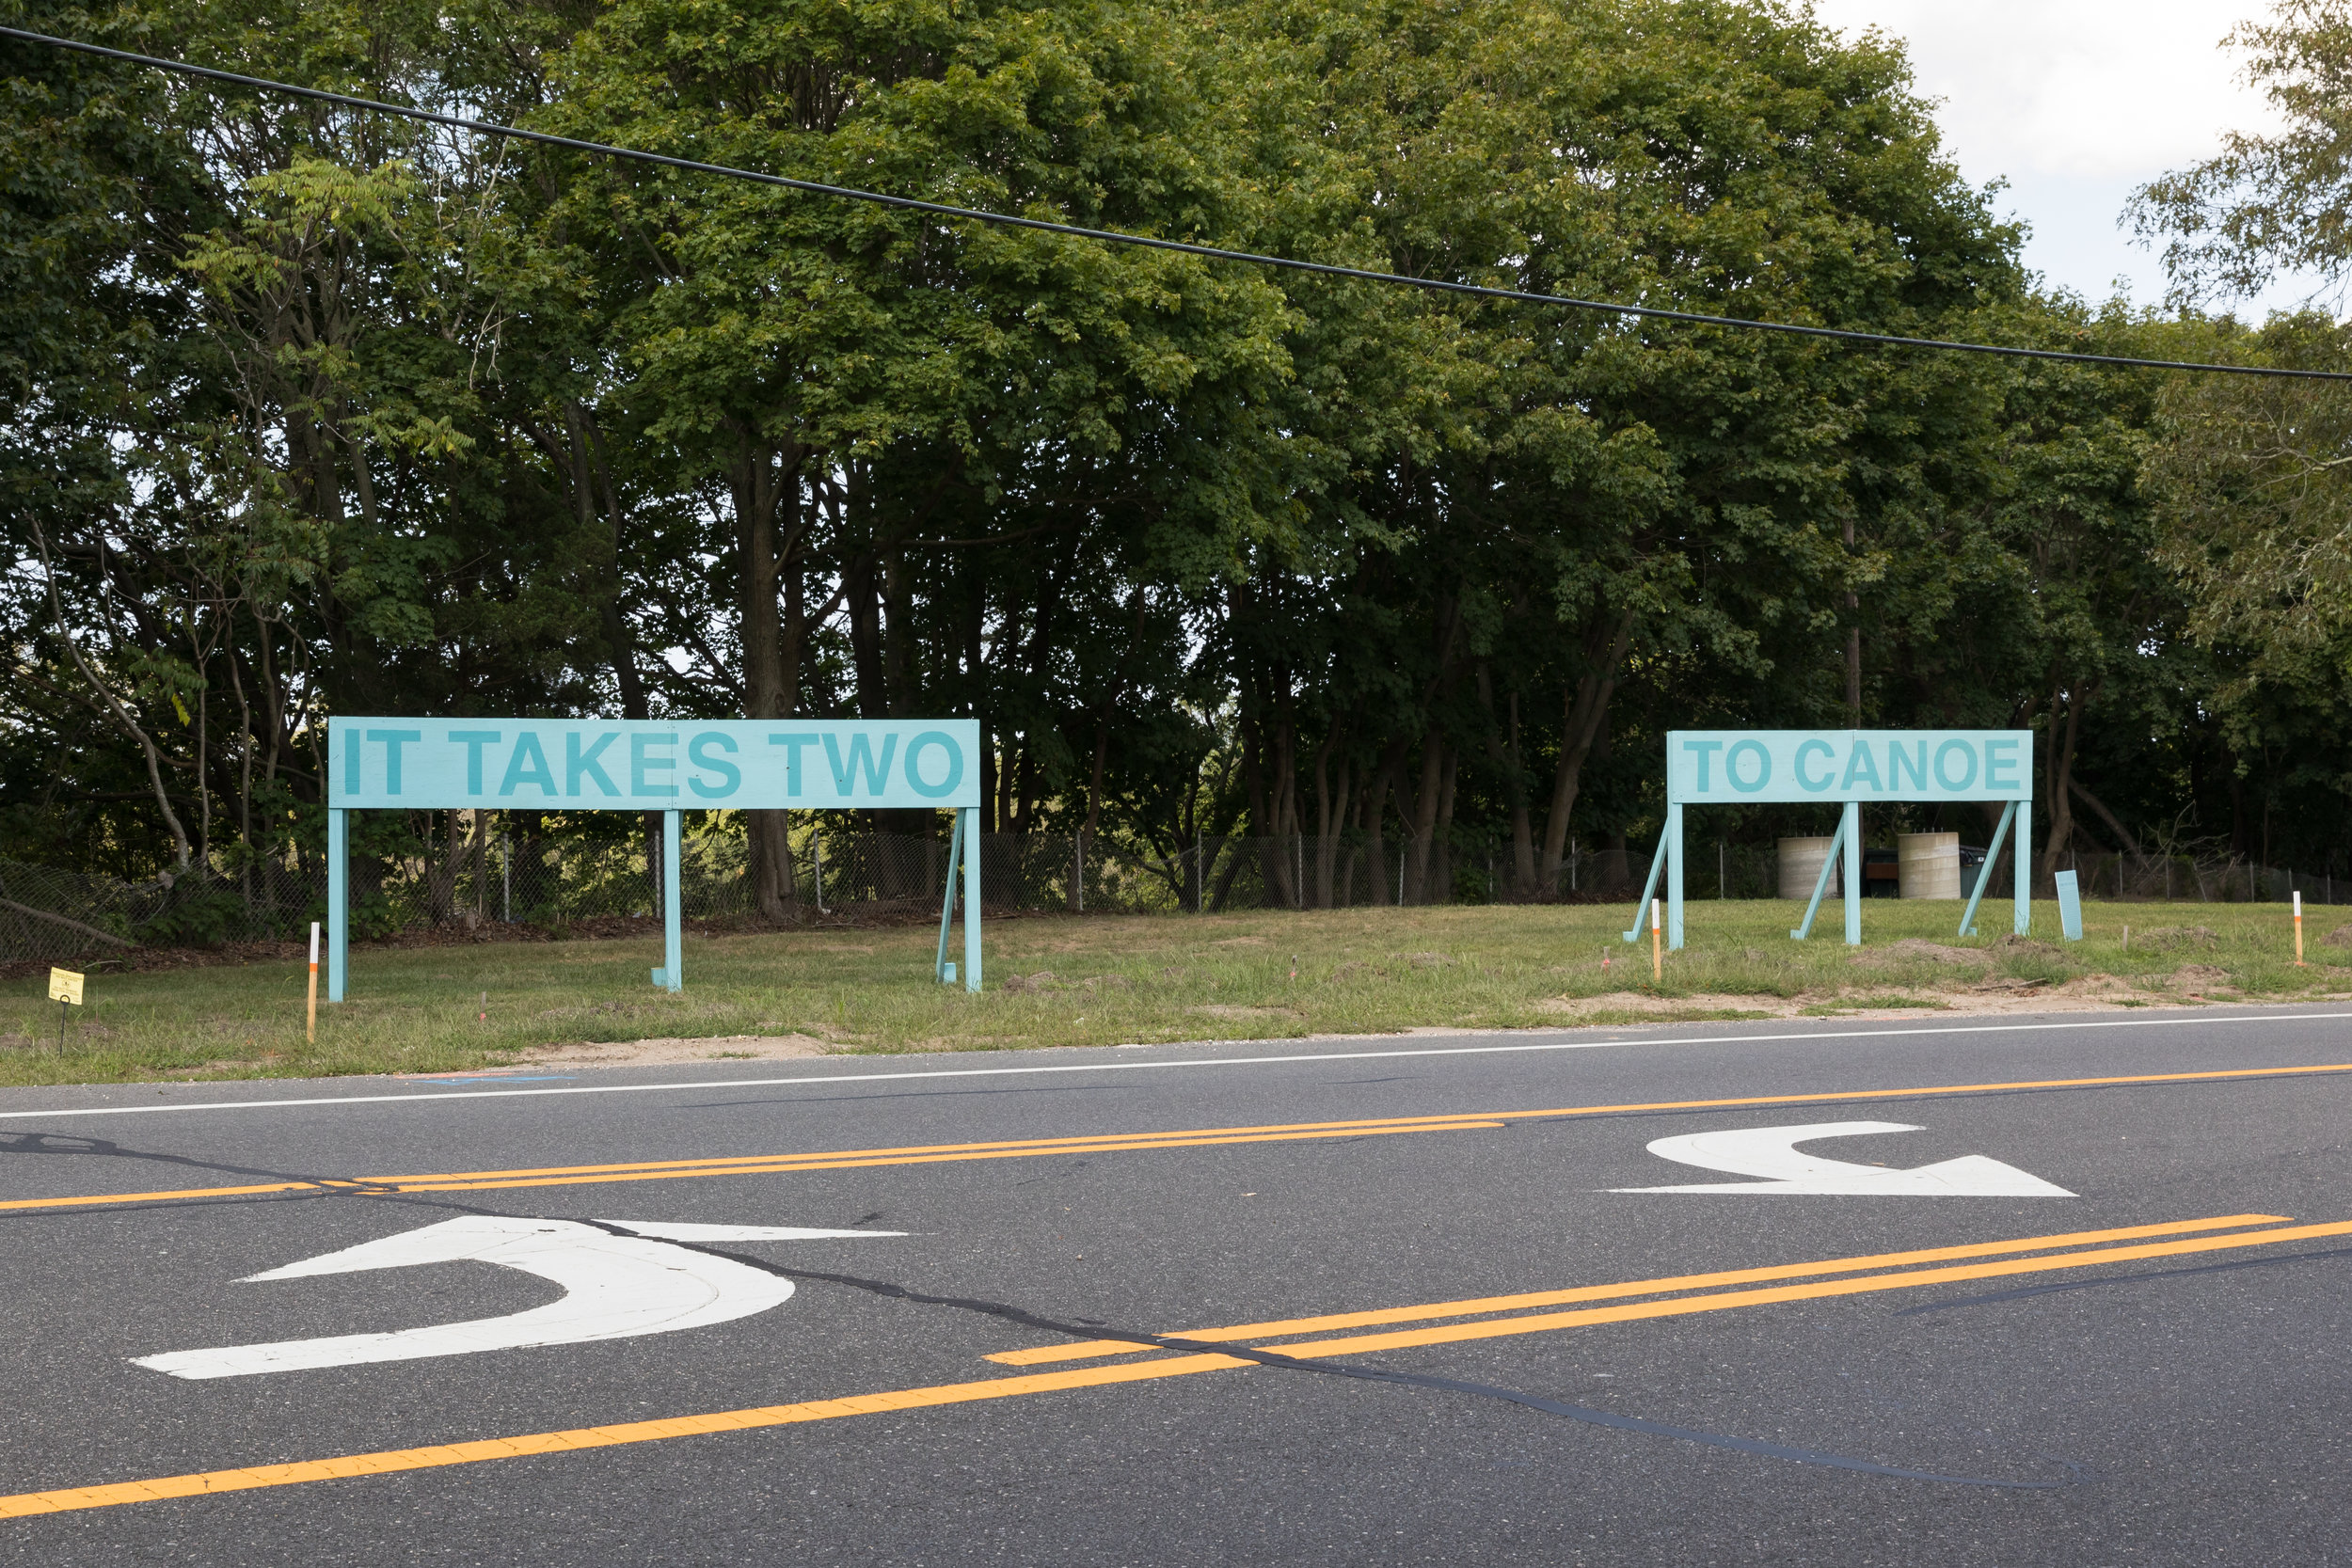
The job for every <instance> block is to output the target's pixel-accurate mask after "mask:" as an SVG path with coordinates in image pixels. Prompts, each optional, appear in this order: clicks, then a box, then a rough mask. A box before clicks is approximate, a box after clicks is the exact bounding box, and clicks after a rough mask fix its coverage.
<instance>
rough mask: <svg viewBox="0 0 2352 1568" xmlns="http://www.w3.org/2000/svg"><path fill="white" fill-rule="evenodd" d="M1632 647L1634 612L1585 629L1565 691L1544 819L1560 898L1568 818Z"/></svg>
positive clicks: (1547, 856)
mask: <svg viewBox="0 0 2352 1568" xmlns="http://www.w3.org/2000/svg"><path fill="white" fill-rule="evenodd" d="M1632 643H1633V615H1632V612H1631V611H1627V612H1625V613H1624V614H1621V615H1619V616H1618V617H1617V618H1616V620H1615V621H1614V623H1609V622H1604V621H1595V622H1593V623H1591V624H1590V625H1589V626H1587V627H1586V628H1585V632H1584V641H1583V655H1584V658H1583V668H1582V671H1581V673H1579V674H1578V676H1577V681H1576V684H1575V685H1574V686H1572V687H1570V688H1569V689H1568V690H1567V693H1566V716H1565V722H1564V724H1563V727H1562V730H1561V735H1560V762H1559V766H1558V767H1557V768H1554V769H1553V771H1552V777H1551V811H1550V814H1549V816H1546V817H1545V818H1544V862H1543V882H1544V886H1545V888H1546V889H1547V890H1549V893H1550V895H1551V896H1553V897H1555V898H1557V897H1558V896H1559V895H1560V892H1561V889H1560V863H1561V858H1562V851H1563V850H1565V848H1566V847H1567V842H1568V817H1569V816H1570V814H1571V813H1573V812H1574V811H1575V810H1576V797H1577V793H1578V791H1579V790H1580V789H1581V786H1582V779H1583V773H1584V759H1585V757H1586V756H1587V755H1589V754H1590V753H1591V752H1592V749H1593V744H1594V742H1595V741H1596V740H1597V738H1598V737H1599V736H1600V732H1601V726H1602V725H1603V724H1604V723H1606V722H1607V721H1608V718H1609V698H1610V696H1611V694H1612V693H1613V692H1614V691H1615V690H1616V688H1617V667H1618V666H1619V665H1620V664H1622V663H1623V662H1624V661H1625V656H1626V653H1627V650H1629V648H1630V647H1631V646H1632Z"/></svg>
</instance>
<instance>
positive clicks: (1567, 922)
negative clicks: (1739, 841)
mask: <svg viewBox="0 0 2352 1568" xmlns="http://www.w3.org/2000/svg"><path fill="white" fill-rule="evenodd" d="M1959 909H1960V907H1959V906H1958V905H1957V904H1946V903H1924V902H1914V903H1904V902H1900V901H1898V900H1893V899H1886V900H1878V899H1873V900H1870V901H1868V902H1867V904H1866V905H1865V918H1864V933H1863V934H1864V939H1865V944H1864V946H1863V947H1862V948H1861V949H1860V950H1859V951H1855V950H1850V949H1848V948H1847V947H1846V946H1845V945H1844V943H1843V942H1842V941H1841V940H1840V937H1841V931H1842V927H1841V924H1840V920H1841V916H1840V913H1839V910H1838V907H1837V906H1836V904H1834V903H1825V904H1824V905H1823V906H1822V909H1821V914H1820V922H1819V924H1818V925H1817V927H1816V928H1815V932H1814V935H1813V937H1812V939H1811V940H1810V941H1808V942H1792V941H1790V940H1789V937H1788V928H1789V927H1791V926H1792V925H1794V924H1795V923H1796V920H1797V918H1798V916H1799V914H1800V912H1801V911H1802V906H1800V905H1796V904H1791V903H1785V902H1779V901H1771V900H1764V901H1755V902H1732V903H1721V902H1716V901H1713V900H1698V901H1694V902H1693V903H1692V905H1691V906H1690V914H1689V936H1690V945H1689V947H1688V948H1687V949H1686V950H1685V951H1683V952H1682V953H1679V954H1669V955H1667V958H1666V961H1665V976H1664V980H1663V983H1662V984H1654V983H1653V981H1652V979H1651V973H1650V948H1649V937H1648V933H1647V931H1646V930H1645V931H1644V932H1643V933H1642V936H1641V939H1640V941H1639V942H1636V943H1634V944H1631V945H1629V944H1627V943H1626V942H1623V941H1622V940H1621V937H1620V935H1619V933H1620V932H1622V930H1623V929H1624V927H1626V926H1627V925H1628V924H1629V921H1630V920H1631V918H1632V912H1633V911H1632V909H1631V907H1630V906H1629V905H1621V906H1598V905H1578V906H1565V907H1564V906H1495V907H1456V908H1443V909H1425V910H1394V909H1375V910H1349V911H1333V912H1327V913H1323V912H1316V913H1285V912H1266V913H1251V914H1232V915H1210V916H1184V915H1176V916H1161V917H1133V916H1120V915H1112V916H1102V917H1094V916H1089V917H1083V918H1079V917H1060V916H1025V917H1022V918H1019V919H1008V920H1001V921H994V922H991V923H990V924H989V926H988V927H987V937H988V946H987V961H986V979H987V989H986V990H984V991H983V992H982V993H981V994H979V995H977V996H975V995H969V994H967V993H965V992H964V990H962V989H961V987H960V986H959V987H956V988H954V989H950V988H947V987H944V986H940V985H938V984H936V983H934V982H933V981H932V979H931V977H930V965H931V959H932V953H933V946H934V943H935V942H936V940H937V930H936V927H880V928H876V927H863V928H861V927H840V926H827V927H819V928H813V929H806V930H799V931H790V932H782V933H759V934H749V935H720V936H700V935H693V934H690V935H689V936H688V938H687V942H686V962H685V970H686V990H685V992H684V993H683V994H682V995H678V996H671V995H668V994H666V993H664V992H661V991H658V990H655V989H654V988H653V987H652V986H651V985H649V984H648V983H647V981H646V971H647V970H648V969H649V968H650V967H652V966H653V965H655V964H657V963H659V962H660V958H661V952H660V937H659V934H658V932H657V933H656V934H654V935H653V936H650V937H648V938H645V939H632V940H621V941H577V942H483V943H475V944H464V945H453V946H445V947H434V948H421V949H417V948H410V949H400V948H370V947H358V948H355V949H354V950H353V953H352V966H351V967H352V975H351V999H350V1000H349V1001H347V1002H345V1003H343V1004H342V1005H340V1006H326V1005H325V1004H322V1005H321V1006H320V1026H319V1038H318V1043H317V1044H316V1045H315V1046H311V1045H308V1044H306V1043H305V1041H304V1039H303V1027H302V1008H303V986H304V972H303V966H302V964H301V963H300V962H298V961H293V962H285V961H271V962H253V963H246V964H227V965H200V964H199V965H191V966H188V967H179V968H173V969H170V970H167V971H151V972H143V973H127V974H109V973H105V972H103V971H100V972H98V973H94V974H92V975H91V976H90V980H89V993H88V996H89V1000H88V1005H87V1006H84V1007H81V1008H79V1009H76V1010H75V1012H74V1014H73V1017H72V1022H71V1024H70V1032H69V1035H68V1039H67V1043H66V1046H65V1048H64V1049H63V1050H62V1051H60V1050H59V1049H58V1047H57V1027H58V1007H57V1005H56V1004H55V1003H51V1002H48V1001H45V1000H44V999H43V998H44V996H45V993H46V990H47V987H46V984H45V982H44V980H43V979H42V978H41V977H40V976H38V975H36V976H32V977H27V978H22V979H17V980H11V981H9V982H8V983H7V985H6V988H5V989H6V992H7V994H6V996H5V999H4V1000H0V1082H5V1083H8V1084H19V1085H24V1084H51V1083H104V1082H122V1081H137V1080H142V1079H166V1078H173V1079H186V1078H236V1077H296V1076H300V1077H314V1076H326V1075H333V1074H342V1073H372V1072H439V1071H449V1070H453V1069H469V1068H481V1067H490V1066H497V1065H501V1064H512V1063H515V1062H517V1061H524V1060H528V1059H529V1057H530V1054H531V1053H535V1052H536V1051H537V1050H538V1048H547V1047H558V1046H562V1045H564V1044H566V1043H571V1042H583V1041H624V1040H638V1039H653V1038H670V1037H686V1038H691V1039H696V1040H700V1039H704V1038H709V1037H728V1036H765V1037H774V1036H792V1035H798V1036H804V1037H812V1038H814V1039H815V1040H818V1041H822V1042H824V1043H825V1046H826V1047H827V1048H828V1049H831V1050H834V1051H840V1052H862V1053H891V1052H912V1051H986V1050H1008V1049H1018V1048H1025V1047H1034V1046H1056V1045H1112V1044H1121V1043H1127V1042H1136V1041H1167V1040H1185V1039H1277V1038H1285V1037H1298V1036H1303V1035H1320V1034H1373V1033H1379V1032H1382V1031H1391V1030H1399V1029H1406V1028H1411V1027H1415V1026H1449V1027H1515V1026H1528V1025H1538V1024H1545V1023H1558V1022H1565V1021H1569V1020H1579V1021H1586V1022H1623V1021H1628V1020H1630V1019H1633V1018H1637V1017H1638V1018H1642V1019H1645V1020H1651V1021H1657V1020H1672V1019H1677V1018H1680V1019H1698V1018H1726V1017H1728V1018H1736V1017H1739V1016H1741V1015H1742V1014H1743V1013H1749V1012H1756V1011H1764V1010H1771V1011H1776V1012H1779V1013H1783V1014H1785V1013H1787V1012H1788V1011H1789V1010H1790V1005H1791V1004H1792V1003H1793V1004H1794V1005H1795V1006H1796V1007H1797V1009H1798V1010H1802V1011H1805V1012H1810V1013H1815V1014H1835V1013H1837V1012H1839V1011H1843V1010H1849V1009H1853V1008H1858V1007H1868V1008H1889V1007H1917V1008H1921V1009H1933V1008H1939V1007H1947V1006H1953V1005H1955V1004H1960V1005H1970V1004H1980V1003H1981V1002H1982V1001H1983V999H1985V998H1988V997H2009V998H2016V997H2026V996H2036V995H2040V996H2085V997H2090V998H2094V999H2098V1000H2104V1001H2108V1002H2119V1003H2122V1004H2124V1005H2134V1004H2140V1005H2145V1004H2151V1003H2155V1002H2171V1003H2186V1004H2192V1005H2193V1004H2194V1003H2196V1002H2200V1001H2202V1002H2208V1003H2210V1002H2215V1001H2227V1000H2233V999H2236V998H2241V997H2242V998H2247V999H2259V998H2271V999H2277V998H2286V997H2293V996H2298V995H2329V994H2335V993H2338V992H2352V967H2344V966H2345V965H2352V947H2347V946H2339V945H2333V944H2330V943H2328V942H2325V941H2324V940H2323V939H2325V938H2326V937H2327V936H2328V934H2329V933H2330V932H2331V931H2333V930H2335V929H2336V928H2337V927H2338V926H2340V925H2343V926H2346V927H2352V909H2347V910H2346V911H2344V918H2343V919H2341V920H2340V919H2338V918H2337V917H2336V916H2335V914H2334V912H2333V911H2328V910H2324V909H2321V910H2314V911H2312V914H2311V916H2310V917H2309V920H2308V924H2307V927H2306V935H2307V941H2308V942H2309V958H2310V960H2311V961H2310V964H2309V965H2308V967H2305V968H2301V969H2297V968H2296V967H2295V965H2294V962H2293V958H2294V946H2293V927H2292V924H2291V922H2290V920H2289V917H2288V913H2287V911H2286V910H2285V908H2284V907H2283V906H2279V905H2261V904H2256V905H2197V904H2107V905H2099V904H2094V905H2092V906H2090V909H2089V910H2088V911H2087V914H2086V922H2087V928H2086V940H2085V941H2083V942H2079V943H2067V942H2060V941H2059V940H2058V912H2057V910H2056V908H2055V907H2054V906H2051V905H2046V904H2042V905H2037V906H2036V922H2035V930H2034V937H2033V939H2032V940H2030V941H2029V942H2024V943H2020V942H2014V941H2013V940H2010V938H2009V927H2010V908H2009V905H2008V904H2007V903H2006V902H2005V901H2004V902H2000V903H1997V904H1996V903H1995V902H1994V901H1993V900H1987V902H1986V904H1985V907H1984V908H1983V910H1982V911H1980V912H1979V916H1978V921H1977V925H1978V929H1979V932H1980V933H1981V935H1979V936H1978V937H1976V938H1962V937H1958V936H1956V935H1955V934H1954V927H1955V925H1956V924H1957V922H1958V919H1959ZM2127 926H2128V927H2130V928H2131V931H2130V938H2129V944H2128V946H2127V945H2126V939H2125V927H2127ZM2345 940H2346V941H2347V942H2352V928H2348V929H2347V930H2346V931H2345ZM952 952H953V956H957V957H961V933H959V934H958V940H957V942H955V944H954V948H953V949H952ZM1604 958H1606V959H1607V960H1608V962H1607V964H1606V966H1605V967H1604V964H1603V959H1604ZM485 1014H486V1017H485ZM739 1043H740V1042H739ZM724 1053H726V1046H725V1044H724V1043H723V1042H721V1043H714V1045H713V1047H712V1049H711V1050H710V1052H709V1053H708V1054H709V1055H711V1056H713V1057H717V1056H721V1055H723V1054H724Z"/></svg>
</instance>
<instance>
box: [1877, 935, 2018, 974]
mask: <svg viewBox="0 0 2352 1568" xmlns="http://www.w3.org/2000/svg"><path fill="white" fill-rule="evenodd" d="M1991 957H1992V955H1991V954H1989V953H1987V952H1985V951H1984V949H1982V948H1980V947H1953V946H1950V945H1948V944H1947V943H1945V942H1928V941H1925V940H1923V939H1921V938H1919V937H1905V938H1903V940H1902V941H1900V942H1888V943H1887V944H1886V945H1885V946H1884V947H1882V948H1874V949H1869V950H1867V951H1865V952H1861V953H1856V954H1855V955H1854V962H1856V963H1869V962H1871V961H1872V960H1873V959H1876V960H1879V961H1882V962H1883V961H1885V960H1888V959H1893V958H1925V959H1927V960H1929V961H1930V962H1931V963H1940V964H1972V965H1977V966H1979V967H1981V966H1982V965H1983V963H1984V962H1985V960H1986V959H1987V958H1991Z"/></svg>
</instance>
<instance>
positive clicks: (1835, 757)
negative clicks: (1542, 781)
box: [1666, 730, 2033, 806]
mask: <svg viewBox="0 0 2352 1568" xmlns="http://www.w3.org/2000/svg"><path fill="white" fill-rule="evenodd" d="M2032 799H2033V732H2032V731H2031V730H1675V731H1673V732H1671V733H1670V734H1668V736H1666V800H1667V801H1668V803H1669V804H1671V805H1678V806H1683V805H1688V806H1710V805H1711V806H1736V805H1748V804H1752V803H1761V802H1764V801H1775V802H1782V801H1792V800H1841V801H1842V800H1859V801H1870V800H1887V801H1895V800H1923V801H1925V800H2032Z"/></svg>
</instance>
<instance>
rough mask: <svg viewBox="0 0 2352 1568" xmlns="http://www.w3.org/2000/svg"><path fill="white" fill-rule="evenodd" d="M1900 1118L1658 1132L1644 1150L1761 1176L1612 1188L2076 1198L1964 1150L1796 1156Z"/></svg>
mask: <svg viewBox="0 0 2352 1568" xmlns="http://www.w3.org/2000/svg"><path fill="white" fill-rule="evenodd" d="M1921 1131H1923V1129H1921V1128H1917V1127H1912V1126H1909V1125H1907V1124H1905V1123H1902V1122H1899V1121H1823V1122H1816V1123H1814V1124H1812V1125H1811V1126H1807V1127H1741V1128H1735V1129H1733V1130H1731V1131H1729V1132H1686V1133H1684V1134H1682V1135H1681V1136H1680V1137H1676V1138H1661V1139H1659V1140H1658V1141H1657V1142H1656V1143H1653V1144H1651V1145H1650V1146H1649V1151H1650V1152H1651V1153H1652V1154H1655V1155H1657V1156H1659V1157H1660V1158H1661V1159H1664V1160H1674V1161H1677V1162H1678V1163H1680V1164H1686V1165H1698V1166H1700V1167H1702V1168H1704V1169H1707V1170H1725V1171H1730V1172H1731V1173H1732V1174H1734V1175H1735V1176H1756V1177H1763V1178H1765V1179H1766V1180H1760V1181H1714V1182H1703V1183H1700V1184H1698V1185H1694V1186H1688V1187H1613V1188H1611V1189H1610V1191H1612V1192H1618V1193H1821V1194H1837V1195H1845V1196H1885V1197H1896V1196H1900V1197H2073V1196H2074V1194H2073V1193H2070V1192H2068V1191H2067V1190H2066V1189H2065V1188H2063V1187H2059V1186H2054V1185H2052V1184H2051V1183H2050V1182H2047V1181H2044V1180H2042V1178H2040V1177H2038V1176H2035V1175H2032V1174H2030V1173H2028V1172H2026V1171H2022V1170H2019V1169H2018V1168H2017V1167H2016V1166H2015V1165H2005V1164H2002V1163H2001V1162H2000V1161H1998V1160H1991V1159H1987V1158H1986V1157H1985V1156H1983V1155H1981V1154H1963V1155H1962V1156H1961V1157H1960V1158H1959V1159H1957V1160H1945V1161H1941V1162H1939V1163H1937V1164H1932V1165H1921V1166H1920V1167H1919V1168H1918V1169H1916V1170H1887V1169H1885V1168H1883V1167H1882V1166H1878V1165H1857V1164H1850V1163H1849V1162H1847V1161H1844V1160H1831V1159H1825V1158H1823V1157H1821V1156H1820V1155H1815V1154H1801V1153H1799V1152H1798V1151H1797V1148H1796V1146H1797V1145H1798V1144H1801V1143H1809V1142H1811V1141H1812V1140H1813V1139H1815V1138H1852V1137H1859V1136H1861V1135H1863V1134H1864V1133H1867V1132H1921Z"/></svg>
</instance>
